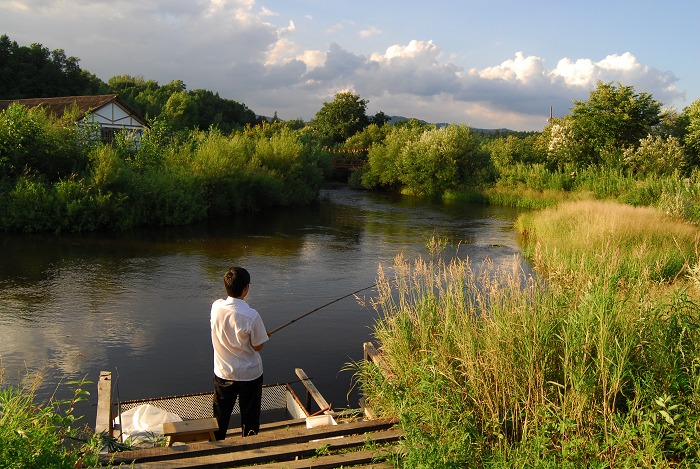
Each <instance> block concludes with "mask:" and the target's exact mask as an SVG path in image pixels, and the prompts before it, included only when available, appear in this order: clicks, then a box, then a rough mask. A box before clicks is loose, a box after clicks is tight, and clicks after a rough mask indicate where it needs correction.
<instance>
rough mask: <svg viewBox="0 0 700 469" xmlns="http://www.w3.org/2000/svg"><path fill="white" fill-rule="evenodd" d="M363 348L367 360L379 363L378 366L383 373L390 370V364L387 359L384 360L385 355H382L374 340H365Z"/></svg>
mask: <svg viewBox="0 0 700 469" xmlns="http://www.w3.org/2000/svg"><path fill="white" fill-rule="evenodd" d="M362 349H363V351H364V355H365V360H368V361H371V362H372V363H374V364H375V365H377V367H379V369H380V370H382V372H383V373H388V372H390V370H389V365H388V364H387V363H386V360H384V357H382V355H381V354H380V353H379V351H378V350H377V348H376V347H375V346H374V344H373V343H372V342H365V343H364V344H362Z"/></svg>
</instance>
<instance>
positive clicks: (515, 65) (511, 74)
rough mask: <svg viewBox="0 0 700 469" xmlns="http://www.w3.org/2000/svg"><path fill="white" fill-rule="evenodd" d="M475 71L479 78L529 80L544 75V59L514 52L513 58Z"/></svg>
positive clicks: (537, 78) (540, 77)
mask: <svg viewBox="0 0 700 469" xmlns="http://www.w3.org/2000/svg"><path fill="white" fill-rule="evenodd" d="M477 73H478V75H479V76H480V77H481V78H486V79H489V80H505V81H519V82H530V81H532V80H539V79H542V78H543V77H544V75H545V68H544V60H542V59H541V58H539V57H534V56H528V57H525V55H524V54H523V53H522V52H516V53H515V59H509V60H506V61H504V62H503V63H501V64H500V65H497V66H495V67H487V68H485V69H483V70H479V71H478V72H477Z"/></svg>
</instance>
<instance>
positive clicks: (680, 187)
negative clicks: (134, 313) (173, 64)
mask: <svg viewBox="0 0 700 469" xmlns="http://www.w3.org/2000/svg"><path fill="white" fill-rule="evenodd" d="M0 43H1V44H2V50H3V52H2V53H1V54H0V56H2V59H0V60H2V62H0V65H1V66H0V73H3V74H4V73H7V70H17V69H18V67H19V64H20V62H21V61H22V60H26V58H27V57H35V58H36V57H44V62H42V61H41V60H38V61H35V65H36V66H40V64H42V63H43V64H44V65H43V66H44V67H45V68H47V69H56V70H63V71H62V72H60V73H64V74H65V75H66V76H74V77H77V76H81V77H87V79H88V81H87V82H81V83H83V85H81V86H84V85H85V83H88V84H89V83H93V84H95V83H96V82H95V79H94V76H92V75H91V74H89V73H88V72H85V71H82V70H80V69H79V67H78V59H75V58H73V57H69V58H65V59H61V57H62V56H63V57H65V54H64V53H63V52H62V51H54V52H53V53H49V52H48V51H47V50H46V49H45V48H43V46H40V45H36V44H35V45H32V46H30V47H20V46H17V45H16V43H13V42H11V41H9V38H7V36H3V37H2V39H0ZM7 51H10V52H11V53H9V54H8V53H7ZM32 51H34V52H32ZM37 51H39V52H41V53H39V52H37ZM32 53H33V54H36V56H32ZM8 57H9V58H8ZM8 64H10V65H8ZM12 64H13V65H12ZM51 64H53V65H51ZM57 64H58V65H57ZM60 64H64V65H63V68H61V66H60ZM66 64H70V65H66ZM13 67H14V68H13ZM46 73H48V72H46ZM70 74H72V75H70ZM40 75H41V73H40ZM76 80H77V78H76ZM68 81H70V80H68ZM17 82H18V83H19V82H22V83H24V84H25V85H26V88H24V89H23V91H22V92H23V93H25V94H21V93H20V94H19V96H18V97H28V96H31V95H30V94H29V93H34V92H37V90H39V88H36V87H34V88H33V87H32V86H34V85H32V86H30V84H31V83H32V82H31V81H30V80H24V81H22V80H18V81H17ZM76 83H77V82H76ZM76 83H73V85H76ZM97 85H99V83H97ZM102 85H104V86H105V87H106V88H99V90H100V92H104V91H105V89H107V90H109V91H110V92H116V93H118V94H119V95H120V97H122V99H124V100H125V101H126V102H128V103H129V104H131V105H132V106H133V107H134V108H135V109H137V110H138V111H140V112H141V113H142V114H143V115H144V116H147V117H148V119H149V121H150V122H151V125H150V128H148V129H146V131H145V134H144V136H143V138H142V140H141V141H140V142H135V141H133V140H132V139H131V136H129V135H127V134H123V135H120V136H119V138H118V139H117V141H116V142H115V143H114V144H113V145H111V146H104V145H102V144H101V143H100V142H95V141H92V140H90V135H92V133H91V132H90V129H89V126H88V125H85V124H83V125H78V126H75V125H74V123H75V116H71V115H70V114H67V115H66V116H53V117H52V116H47V115H46V114H45V113H44V112H43V111H42V110H41V109H23V108H21V106H11V107H10V108H9V109H7V110H5V111H3V112H2V113H0V195H2V196H3V198H2V203H0V229H3V230H25V231H35V230H52V229H53V230H56V231H61V230H91V229H128V228H131V227H134V226H139V225H140V224H183V223H190V222H192V221H196V220H200V219H203V218H206V217H207V216H213V215H217V214H230V213H234V212H236V211H239V210H244V209H260V208H264V207H266V206H270V205H276V204H281V205H295V204H300V203H306V202H308V201H309V200H312V199H313V198H314V197H315V195H316V194H317V193H318V190H319V188H320V181H322V180H323V179H324V178H326V179H329V178H338V177H343V178H347V177H349V182H350V184H351V185H352V186H353V187H356V188H361V189H365V190H384V191H397V192H403V193H406V194H412V195H417V196H429V197H442V198H448V199H455V198H457V199H464V200H470V201H479V202H490V203H501V204H510V205H518V206H524V207H539V206H546V205H548V204H552V203H555V202H556V201H558V200H562V199H565V198H567V197H568V196H569V195H570V194H574V193H585V194H587V195H590V194H592V195H593V196H594V197H596V198H608V197H612V198H617V199H618V200H621V201H623V202H625V203H631V204H634V205H657V206H660V205H663V208H664V210H665V211H667V212H669V213H673V214H674V215H678V216H680V217H682V218H685V219H687V220H691V221H693V222H696V223H698V222H700V208H698V207H700V184H698V182H699V181H700V176H699V174H700V168H698V166H699V165H700V100H696V101H694V102H693V103H692V104H691V105H690V106H688V107H687V108H685V109H683V110H682V111H676V110H669V109H663V108H662V105H661V103H660V102H659V101H657V100H655V99H654V98H653V96H652V95H650V94H649V93H645V92H638V91H637V90H635V89H634V87H632V86H628V85H624V84H621V83H604V82H599V83H598V84H597V86H596V88H595V89H593V90H592V91H591V92H590V95H589V98H588V99H587V100H582V101H573V105H572V108H571V112H570V113H569V114H568V115H566V116H564V117H562V118H558V119H552V120H551V122H549V123H548V125H547V126H546V127H545V128H544V129H543V130H542V131H540V132H510V131H507V130H502V129H501V130H498V131H495V132H484V131H478V130H475V129H473V128H470V127H468V126H464V125H448V126H438V125H433V124H428V123H425V122H421V121H418V120H416V119H407V120H402V121H398V122H396V123H393V124H391V123H389V118H388V116H387V115H386V114H384V113H383V112H379V113H377V114H375V115H374V116H371V115H368V114H367V104H368V101H367V100H365V99H363V98H361V97H360V96H359V95H357V94H354V93H350V92H340V93H337V94H336V95H335V96H334V99H333V100H331V101H328V102H324V103H323V104H322V105H321V107H320V109H319V111H318V112H317V113H316V115H315V116H314V117H313V118H312V119H311V120H310V121H309V122H304V121H302V120H300V119H296V120H289V121H281V120H280V119H278V118H277V117H276V116H274V117H272V118H262V117H259V116H258V117H256V115H255V113H254V112H253V111H251V110H250V109H248V108H247V107H246V106H245V105H244V104H240V103H236V102H235V101H231V100H226V99H222V98H220V97H219V96H218V94H216V93H213V92H211V91H207V90H193V91H188V90H187V89H186V85H185V84H184V83H183V82H182V81H180V80H174V81H171V82H170V83H168V84H166V85H159V84H158V83H157V82H155V81H153V80H145V79H143V78H141V77H132V76H128V75H120V76H116V77H112V78H111V79H110V80H108V82H107V83H106V84H105V83H102ZM0 86H1V87H3V88H0V91H1V93H7V94H0V97H2V98H5V97H12V96H16V95H17V93H19V91H17V90H18V89H19V88H17V85H14V84H12V85H11V84H9V81H8V80H3V81H2V82H0ZM10 86H13V87H15V88H13V89H14V90H15V91H9V87H10ZM36 86H40V84H37V85H36ZM76 86H77V85H76ZM100 86H101V85H100ZM82 89H83V90H85V89H97V88H82ZM47 90H48V88H47V89H44V90H43V91H42V90H40V91H41V92H42V93H44V92H45V93H49V91H47ZM63 91H64V92H68V89H64V90H63ZM12 93H15V95H13V94H12ZM59 94H63V93H59ZM263 137H264V138H263ZM265 139H267V140H265ZM215 148H216V149H218V150H217V151H218V152H219V153H220V155H219V156H218V157H215V156H214V149H215ZM343 155H348V157H352V158H353V159H357V158H358V157H360V158H364V160H365V164H364V165H363V166H362V167H360V168H357V169H355V170H352V171H350V170H348V169H343V170H333V167H332V162H333V160H334V159H337V158H342V157H343ZM227 158H228V159H227ZM222 161H228V163H229V166H227V165H224V164H222ZM207 165H210V166H207ZM180 168H187V170H184V171H183V170H181V169H180ZM212 168H216V170H214V169H212ZM282 168H285V169H284V170H283V169H282ZM287 171H289V172H287ZM234 172H237V173H236V174H231V173H234ZM242 175H245V177H246V178H250V180H248V181H247V182H246V183H245V184H241V180H240V179H237V178H240V177H243V176H242ZM234 183H235V184H239V186H240V187H245V186H246V184H252V186H250V187H249V188H250V191H249V192H246V193H243V192H240V191H238V190H234V189H232V188H227V186H226V184H234ZM159 185H163V186H166V188H167V190H165V188H164V187H161V186H159ZM273 186H274V187H278V189H280V191H281V192H280V194H278V195H275V196H274V197H273V196H271V194H270V193H269V190H270V189H271V187H273ZM156 187H158V190H156ZM223 194H228V196H230V197H233V198H234V199H232V200H225V199H226V198H225V197H224V195H223ZM144 197H145V198H149V197H150V199H148V202H149V203H146V200H145V199H143V198H144ZM34 199H36V200H44V201H45V208H44V209H43V211H37V210H35V209H33V208H32V207H33V206H32V204H31V201H32V200H34ZM154 202H156V204H155V205H154ZM149 204H150V205H149ZM163 207H166V208H165V209H164V208H163ZM68 212H70V214H71V215H70V216H68V215H67V213H68ZM151 212H153V213H151ZM71 220H73V221H71Z"/></svg>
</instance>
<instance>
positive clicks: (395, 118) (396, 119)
mask: <svg viewBox="0 0 700 469" xmlns="http://www.w3.org/2000/svg"><path fill="white" fill-rule="evenodd" d="M409 119H411V118H410V117H403V116H391V117H389V123H390V124H396V123H397V122H403V121H407V120H409ZM416 120H417V121H418V122H420V123H421V124H432V122H427V121H424V120H422V119H416ZM448 125H450V123H448V122H438V123H435V126H436V127H447V126H448ZM472 128H473V129H474V131H476V132H480V133H483V134H490V133H494V132H498V133H502V134H509V133H515V131H514V130H510V129H506V128H500V129H478V128H476V127H472Z"/></svg>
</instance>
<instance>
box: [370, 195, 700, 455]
mask: <svg viewBox="0 0 700 469" xmlns="http://www.w3.org/2000/svg"><path fill="white" fill-rule="evenodd" d="M519 227H520V230H521V231H522V233H523V234H524V236H525V246H526V252H527V254H528V256H529V257H530V258H531V259H532V261H533V263H534V265H535V268H536V270H537V274H538V278H537V280H536V281H535V280H533V279H529V278H528V279H526V278H524V277H523V274H522V271H521V269H520V268H519V266H518V265H517V264H516V263H514V264H513V265H508V266H492V265H488V264H485V265H480V266H474V265H471V264H470V263H469V262H468V260H448V261H445V260H442V259H444V258H445V256H438V255H435V256H433V258H431V259H430V260H418V261H415V262H408V261H406V260H404V259H402V258H397V259H396V262H395V264H394V265H393V266H392V268H391V269H390V270H383V269H380V272H379V286H380V288H379V295H378V297H377V299H376V301H375V303H374V306H375V307H376V309H377V311H378V312H379V314H380V319H379V320H378V322H377V325H376V327H375V334H376V339H377V341H378V342H379V343H380V344H381V347H382V351H383V353H384V354H385V357H386V360H387V362H388V364H389V368H390V369H389V370H387V371H385V372H384V373H381V372H380V371H379V370H378V369H377V368H376V367H375V366H374V365H371V364H364V365H361V366H360V370H359V373H358V378H359V380H360V383H361V385H362V387H363V389H364V391H365V392H366V393H367V394H368V400H369V402H370V405H372V406H374V407H375V408H376V409H378V410H379V411H381V412H382V413H384V414H387V415H394V416H396V417H398V418H399V419H400V421H401V425H402V427H403V428H404V431H405V432H406V443H405V446H404V451H405V454H404V457H403V462H404V464H405V466H406V467H678V466H681V467H690V466H693V465H695V464H698V463H700V455H699V454H698V451H699V450H700V444H699V443H698V441H700V434H698V433H699V432H700V430H698V429H699V428H700V411H699V410H698V409H700V405H699V404H700V389H699V388H698V386H700V366H698V365H700V353H699V352H700V350H698V347H699V346H700V345H699V344H700V342H699V340H700V318H699V317H698V311H699V309H700V308H699V307H698V306H699V303H698V297H699V296H700V295H699V292H700V277H699V273H700V272H699V270H700V268H699V265H700V264H699V262H698V250H697V247H698V232H697V230H696V229H695V228H692V227H690V226H688V225H685V224H683V223H680V222H677V221H673V219H671V218H668V217H667V216H666V215H664V214H663V213H661V212H659V211H655V210H652V209H641V208H633V207H629V206H625V205H621V204H617V203H612V202H605V203H601V202H571V203H566V204H561V205H559V206H558V207H557V208H550V209H547V210H543V211H541V212H538V213H533V214H530V215H528V216H527V217H523V218H521V219H520V221H519Z"/></svg>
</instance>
